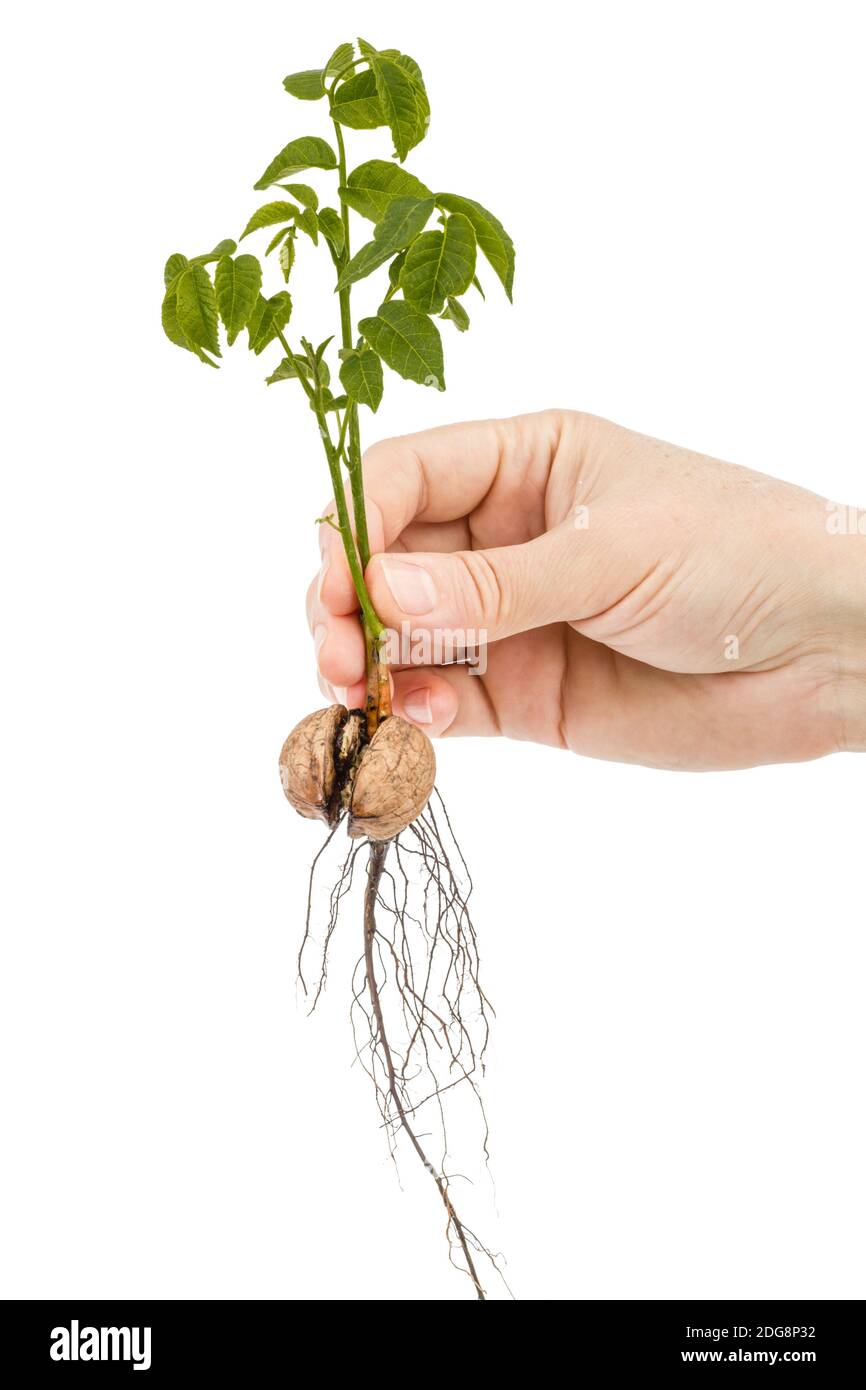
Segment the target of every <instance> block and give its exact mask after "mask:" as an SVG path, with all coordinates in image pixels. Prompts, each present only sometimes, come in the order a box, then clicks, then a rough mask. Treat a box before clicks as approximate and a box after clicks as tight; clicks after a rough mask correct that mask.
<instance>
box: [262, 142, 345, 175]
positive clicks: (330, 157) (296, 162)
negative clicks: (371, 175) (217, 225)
mask: <svg viewBox="0 0 866 1390" xmlns="http://www.w3.org/2000/svg"><path fill="white" fill-rule="evenodd" d="M336 167H337V156H336V155H335V154H334V151H333V150H332V149H331V146H330V145H329V144H328V142H327V140H322V139H320V138H319V136H318V135H301V136H300V137H299V138H298V139H297V140H290V141H289V143H288V145H286V146H285V148H284V149H282V150H280V152H279V154H278V155H276V156H275V158H274V159H272V160H271V162H270V164H269V165H268V167H267V169H266V170H265V172H264V173H263V174H262V176H261V178H260V179H259V181H258V183H256V184H254V185H253V186H254V187H255V188H270V186H271V184H272V183H279V181H280V179H290V178H291V177H292V175H293V174H300V173H301V172H302V171H303V170H304V169H336Z"/></svg>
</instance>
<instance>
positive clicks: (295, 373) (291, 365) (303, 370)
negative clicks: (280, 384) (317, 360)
mask: <svg viewBox="0 0 866 1390" xmlns="http://www.w3.org/2000/svg"><path fill="white" fill-rule="evenodd" d="M295 362H297V368H296V367H295ZM299 376H303V377H306V378H307V379H308V380H309V377H310V369H309V367H308V366H307V364H306V362H305V361H304V360H303V358H302V357H296V358H295V361H294V362H293V361H292V359H291V358H290V357H284V358H283V360H282V362H281V363H280V365H279V366H278V367H277V370H276V371H275V372H271V375H270V376H269V377H266V378H265V380H266V382H267V384H268V386H273V384H274V382H276V381H294V380H295V378H296V377H299Z"/></svg>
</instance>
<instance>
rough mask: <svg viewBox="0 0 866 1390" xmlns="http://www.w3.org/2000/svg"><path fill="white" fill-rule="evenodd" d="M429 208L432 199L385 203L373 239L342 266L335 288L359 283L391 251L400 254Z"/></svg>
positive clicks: (416, 230) (425, 216)
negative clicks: (383, 211)
mask: <svg viewBox="0 0 866 1390" xmlns="http://www.w3.org/2000/svg"><path fill="white" fill-rule="evenodd" d="M433 206H434V203H433V198H432V197H430V198H395V199H394V200H393V202H391V203H389V204H388V207H387V208H386V210H385V214H384V216H383V217H382V220H381V222H377V223H376V226H375V229H374V231H373V240H372V241H368V242H367V245H366V246H362V247H361V249H360V251H359V252H358V254H357V255H356V256H353V257H352V259H351V260H350V261H349V262H348V264H347V265H346V266H345V267H344V269H343V271H342V273H341V275H340V278H339V279H338V281H337V288H338V289H344V288H345V287H346V286H347V285H352V284H354V282H355V281H356V280H363V279H364V277H365V276H367V275H369V274H370V272H371V271H373V270H376V269H377V268H378V267H379V266H380V265H383V264H384V263H385V261H387V260H390V259H391V257H392V256H393V255H394V253H395V251H402V250H403V249H404V247H406V246H408V245H409V244H410V242H411V241H413V240H414V238H415V237H416V236H417V235H418V233H419V232H420V231H421V230H422V228H423V227H424V225H425V223H426V222H427V219H428V218H429V216H430V214H431V212H432V211H433ZM471 230H472V229H471V228H470V231H471Z"/></svg>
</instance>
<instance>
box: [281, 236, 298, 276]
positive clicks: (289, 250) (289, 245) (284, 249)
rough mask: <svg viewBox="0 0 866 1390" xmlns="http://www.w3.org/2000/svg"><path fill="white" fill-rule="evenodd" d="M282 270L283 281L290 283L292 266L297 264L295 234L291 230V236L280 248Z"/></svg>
mask: <svg viewBox="0 0 866 1390" xmlns="http://www.w3.org/2000/svg"><path fill="white" fill-rule="evenodd" d="M279 259H280V270H281V271H282V272H283V279H284V280H285V282H286V284H288V283H289V276H290V275H291V273H292V266H293V265H294V264H295V233H294V230H293V229H292V228H290V229H289V235H288V236H287V238H286V240H285V241H284V242H283V244H282V246H281V247H280V257H279Z"/></svg>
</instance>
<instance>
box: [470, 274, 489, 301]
mask: <svg viewBox="0 0 866 1390" xmlns="http://www.w3.org/2000/svg"><path fill="white" fill-rule="evenodd" d="M472 283H473V285H474V286H475V288H476V290H477V291H478V293H479V294H480V295H481V298H482V299H486V298H487V295H486V294H485V293H484V291H483V289H482V288H481V281H480V280H479V279H478V276H477V275H473V276H472Z"/></svg>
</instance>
